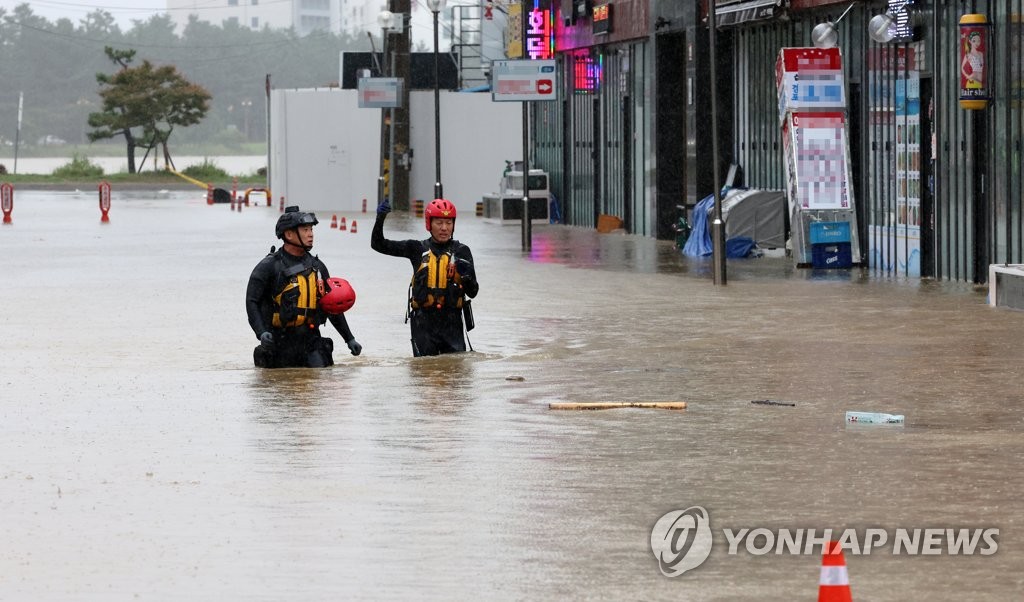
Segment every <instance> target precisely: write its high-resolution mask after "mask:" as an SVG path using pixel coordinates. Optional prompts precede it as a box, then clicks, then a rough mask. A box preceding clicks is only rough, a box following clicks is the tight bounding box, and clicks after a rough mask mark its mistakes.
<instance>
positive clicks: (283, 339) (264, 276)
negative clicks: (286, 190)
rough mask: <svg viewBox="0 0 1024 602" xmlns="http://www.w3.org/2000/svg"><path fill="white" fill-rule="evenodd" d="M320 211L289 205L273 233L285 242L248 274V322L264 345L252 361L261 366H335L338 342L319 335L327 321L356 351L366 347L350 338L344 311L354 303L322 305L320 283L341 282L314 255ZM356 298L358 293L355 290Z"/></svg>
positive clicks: (353, 297) (255, 350) (271, 250)
mask: <svg viewBox="0 0 1024 602" xmlns="http://www.w3.org/2000/svg"><path fill="white" fill-rule="evenodd" d="M318 223H319V221H318V220H317V219H316V215H314V214H312V213H306V212H302V211H299V208H298V207H294V206H293V207H288V208H287V209H285V211H284V213H282V214H281V217H280V218H278V220H277V226H276V227H275V229H274V230H275V233H276V234H277V237H278V238H280V239H281V240H282V241H283V244H282V245H281V249H280V250H279V251H277V252H274V248H273V247H271V248H270V254H269V255H267V256H266V257H264V258H263V260H262V261H260V262H259V263H258V264H256V267H255V268H254V269H253V271H252V275H251V276H249V285H248V287H247V288H246V291H245V311H246V313H247V314H248V316H249V326H251V327H252V330H253V332H255V333H256V338H258V339H259V340H260V344H259V345H258V346H257V347H256V349H254V350H253V363H254V364H255V365H256V366H257V367H258V368H302V367H309V368H322V367H324V366H331V365H333V364H334V358H333V357H332V355H331V353H332V352H333V350H334V343H333V341H331V339H329V338H327V337H323V336H320V325H321V324H323V323H324V321H325V319H327V320H330V322H331V324H332V325H333V326H334V328H335V329H337V331H338V332H339V333H340V334H341V336H342V337H343V338H344V339H345V343H346V344H347V345H348V348H349V350H350V351H351V352H352V355H359V353H360V352H361V351H362V350H363V346H362V345H360V344H359V342H358V341H356V339H355V337H354V336H352V331H351V330H350V329H349V327H348V321H347V320H345V315H344V314H343V313H341V312H342V311H344V310H345V309H348V307H345V305H348V306H350V304H348V303H342V304H341V305H340V306H339V307H337V308H336V309H339V310H340V311H339V312H337V313H335V312H334V311H332V309H331V308H323V309H324V310H326V311H322V310H321V307H320V305H319V301H320V297H321V293H320V285H321V284H322V283H323V282H325V281H326V282H327V283H328V284H329V285H331V284H333V283H334V281H336V280H340V281H341V282H344V283H345V285H347V284H348V283H347V282H345V281H344V280H341V279H340V278H331V275H330V274H329V273H328V272H327V266H325V265H324V263H323V262H322V261H320V258H319V257H316V256H314V255H311V254H310V250H312V248H313V226H315V225H316V224H318ZM318 277H319V278H318ZM352 301H353V302H354V301H355V294H354V293H353V294H352Z"/></svg>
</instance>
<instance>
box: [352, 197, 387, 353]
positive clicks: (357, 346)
mask: <svg viewBox="0 0 1024 602" xmlns="http://www.w3.org/2000/svg"><path fill="white" fill-rule="evenodd" d="M385 202H387V201H385ZM345 344H346V345H348V348H349V351H351V352H352V355H359V354H360V353H362V352H363V346H362V345H360V344H359V341H357V340H355V339H349V340H348V341H345Z"/></svg>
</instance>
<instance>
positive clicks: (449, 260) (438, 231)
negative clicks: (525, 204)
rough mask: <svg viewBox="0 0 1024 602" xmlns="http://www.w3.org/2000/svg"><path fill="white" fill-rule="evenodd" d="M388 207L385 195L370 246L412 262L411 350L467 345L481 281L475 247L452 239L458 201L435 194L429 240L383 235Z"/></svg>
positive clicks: (424, 352) (451, 349)
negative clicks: (466, 333)
mask: <svg viewBox="0 0 1024 602" xmlns="http://www.w3.org/2000/svg"><path fill="white" fill-rule="evenodd" d="M390 212H391V204H390V203H389V202H388V201H387V200H384V201H382V202H381V203H380V205H378V206H377V220H376V221H375V222H374V224H373V232H372V233H371V234H370V247H371V248H372V249H373V250H374V251H377V252H378V253H383V254H385V255H391V256H394V257H405V258H406V259H408V260H409V262H410V263H411V264H412V269H413V276H412V283H411V285H410V295H409V310H408V311H409V313H408V318H409V328H410V330H411V332H412V353H413V355H414V356H416V357H420V356H424V355H439V354H442V353H455V352H460V351H465V350H466V339H465V337H464V336H463V321H462V319H463V314H465V316H466V323H465V328H466V330H467V331H469V330H472V329H473V320H472V316H473V314H472V311H471V309H470V305H469V303H470V301H469V299H470V298H472V297H476V294H477V292H478V291H479V290H480V284H479V283H478V282H477V280H476V270H475V269H474V268H473V253H472V252H470V250H469V247H468V246H466V245H464V244H462V243H460V242H459V241H457V240H454V239H452V234H453V233H454V232H455V214H456V211H455V205H453V204H452V203H451V201H449V200H448V199H434V200H433V201H431V202H430V204H428V205H427V207H426V209H425V210H424V212H423V213H424V217H425V218H426V226H427V231H428V232H430V238H427V239H425V240H415V239H412V240H388V239H386V238H384V220H385V218H387V215H388V213H390Z"/></svg>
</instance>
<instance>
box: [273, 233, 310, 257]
mask: <svg viewBox="0 0 1024 602" xmlns="http://www.w3.org/2000/svg"><path fill="white" fill-rule="evenodd" d="M295 235H296V236H299V233H298V231H296V232H295ZM281 240H282V241H284V244H282V245H281V246H282V247H283V246H284V245H291V246H293V247H298V248H300V249H302V250H303V251H305V252H307V253H309V252H310V251H312V250H313V246H312V245H310V246H308V247H307V246H306V245H298V244H295V243H293V242H291V241H289V240H286V239H285V238H283V237H282V238H281ZM299 240H302V237H299Z"/></svg>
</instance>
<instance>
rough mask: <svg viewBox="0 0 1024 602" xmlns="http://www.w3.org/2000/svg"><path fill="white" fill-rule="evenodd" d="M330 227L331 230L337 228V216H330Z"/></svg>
mask: <svg viewBox="0 0 1024 602" xmlns="http://www.w3.org/2000/svg"><path fill="white" fill-rule="evenodd" d="M331 227H332V228H337V227H338V216H337V215H332V216H331Z"/></svg>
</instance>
